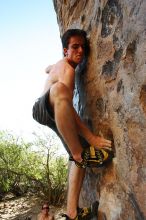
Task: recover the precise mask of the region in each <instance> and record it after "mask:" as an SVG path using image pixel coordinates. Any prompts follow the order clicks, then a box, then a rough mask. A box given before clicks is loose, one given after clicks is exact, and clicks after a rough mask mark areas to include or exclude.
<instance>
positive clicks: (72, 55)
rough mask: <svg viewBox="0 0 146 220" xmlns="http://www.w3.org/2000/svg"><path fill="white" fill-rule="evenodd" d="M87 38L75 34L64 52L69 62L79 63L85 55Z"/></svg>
mask: <svg viewBox="0 0 146 220" xmlns="http://www.w3.org/2000/svg"><path fill="white" fill-rule="evenodd" d="M84 46H85V40H84V38H83V37H80V36H73V37H71V38H70V40H69V44H68V48H64V54H65V56H66V57H67V58H68V60H69V62H71V63H73V64H75V65H78V64H79V63H80V62H81V61H82V60H83V57H84V50H85V49H84Z"/></svg>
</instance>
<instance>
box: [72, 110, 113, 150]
mask: <svg viewBox="0 0 146 220" xmlns="http://www.w3.org/2000/svg"><path fill="white" fill-rule="evenodd" d="M74 114H75V120H76V125H77V130H78V133H79V134H80V135H81V136H82V137H84V138H85V139H86V141H87V142H88V143H89V144H91V145H93V146H95V147H97V148H102V147H111V141H110V140H106V139H104V138H102V137H99V136H96V135H94V134H93V133H92V132H91V131H90V130H89V128H88V127H87V126H86V125H85V124H84V122H82V120H81V119H80V117H79V115H78V114H77V112H76V111H75V110H74Z"/></svg>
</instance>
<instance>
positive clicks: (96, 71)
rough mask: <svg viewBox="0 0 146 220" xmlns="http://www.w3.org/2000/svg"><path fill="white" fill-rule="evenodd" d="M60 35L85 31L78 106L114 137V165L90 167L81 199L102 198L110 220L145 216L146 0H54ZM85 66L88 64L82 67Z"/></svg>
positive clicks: (100, 131)
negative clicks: (86, 42) (71, 30)
mask: <svg viewBox="0 0 146 220" xmlns="http://www.w3.org/2000/svg"><path fill="white" fill-rule="evenodd" d="M54 8H55V10H56V13H57V20H58V24H59V28H60V33H61V34H62V33H63V32H64V31H66V30H67V29H69V28H80V29H84V30H85V31H86V32H87V34H88V38H89V41H90V48H91V52H90V56H89V59H88V61H87V68H86V71H83V68H82V66H81V67H80V68H78V71H77V75H78V77H77V88H76V96H75V106H76V107H77V108H78V112H79V113H80V115H81V116H82V117H83V119H84V120H85V122H86V123H87V124H88V125H89V126H90V128H91V129H92V131H93V132H94V133H95V134H97V135H98V134H99V135H103V136H104V137H105V138H108V139H111V140H112V141H113V145H114V146H113V147H114V148H115V158H114V160H113V163H112V164H111V165H110V166H109V167H107V168H105V169H103V170H100V171H98V170H97V169H94V170H88V171H87V177H86V179H85V183H84V187H83V192H82V195H81V203H86V204H88V202H90V201H92V200H94V199H95V198H96V196H97V197H99V202H100V206H99V208H100V210H101V211H102V212H104V213H105V216H106V217H105V218H104V219H107V220H144V219H145V216H146V181H145V180H146V166H145V165H146V159H145V158H146V1H144V0H137V1H135V0H119V1H118V0H102V1H101V0H70V1H66V0H54ZM83 66H84V65H83Z"/></svg>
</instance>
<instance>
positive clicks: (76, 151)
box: [49, 82, 83, 162]
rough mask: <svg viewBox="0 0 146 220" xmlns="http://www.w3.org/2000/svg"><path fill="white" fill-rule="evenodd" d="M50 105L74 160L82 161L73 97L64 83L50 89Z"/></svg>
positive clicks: (56, 84)
mask: <svg viewBox="0 0 146 220" xmlns="http://www.w3.org/2000/svg"><path fill="white" fill-rule="evenodd" d="M49 101H50V104H51V105H52V107H53V109H54V115H55V122H56V125H57V128H58V130H59V132H60V134H61V135H62V137H63V139H64V141H65V142H66V144H67V145H68V146H69V149H70V151H71V153H72V155H73V158H74V159H75V160H77V161H78V162H81V161H82V158H81V153H82V151H83V148H82V146H81V144H80V141H79V138H78V131H77V127H76V122H75V116H74V109H73V105H72V97H71V94H70V91H69V89H68V88H67V87H66V86H65V85H64V84H63V83H60V82H58V83H55V84H54V85H53V86H52V87H51V89H50V99H49Z"/></svg>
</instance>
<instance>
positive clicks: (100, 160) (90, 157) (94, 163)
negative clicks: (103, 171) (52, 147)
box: [70, 146, 114, 168]
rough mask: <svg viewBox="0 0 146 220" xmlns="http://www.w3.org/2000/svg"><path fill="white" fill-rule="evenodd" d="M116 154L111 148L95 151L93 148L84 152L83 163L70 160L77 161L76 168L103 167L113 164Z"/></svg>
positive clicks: (71, 158)
mask: <svg viewBox="0 0 146 220" xmlns="http://www.w3.org/2000/svg"><path fill="white" fill-rule="evenodd" d="M113 157H114V152H113V150H112V149H110V148H101V149H95V148H94V147H93V146H90V147H89V148H86V149H84V150H83V152H82V158H83V160H82V162H78V161H75V160H74V159H73V157H70V160H73V161H75V164H76V166H78V167H80V168H86V167H102V166H104V165H106V164H107V163H109V162H111V161H112V159H113Z"/></svg>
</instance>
